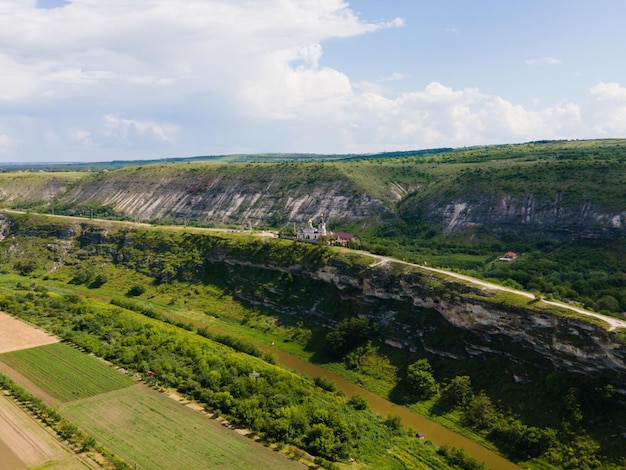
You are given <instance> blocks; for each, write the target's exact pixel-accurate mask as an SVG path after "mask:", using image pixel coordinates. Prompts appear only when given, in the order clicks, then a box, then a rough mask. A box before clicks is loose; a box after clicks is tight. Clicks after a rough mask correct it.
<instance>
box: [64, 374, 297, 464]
mask: <svg viewBox="0 0 626 470" xmlns="http://www.w3.org/2000/svg"><path fill="white" fill-rule="evenodd" d="M59 411H60V412H61V413H62V414H63V415H64V416H67V417H68V418H69V419H71V420H72V422H74V423H76V424H77V425H78V426H79V427H81V428H82V429H84V430H85V431H86V432H88V433H89V434H91V435H93V436H95V437H96V438H97V440H98V441H99V442H101V443H102V444H103V445H105V446H106V447H107V448H109V449H111V450H112V451H113V452H115V454H117V455H119V456H121V457H122V458H124V459H125V460H126V461H128V462H130V463H131V464H137V468H141V469H155V470H156V469H158V470H165V469H177V470H182V469H198V468H212V469H213V468H228V469H232V468H254V469H264V468H265V469H275V468H281V469H290V468H294V469H295V468H304V467H303V466H302V465H300V464H297V463H296V462H294V461H291V460H289V459H288V458H287V457H286V456H284V455H282V454H279V453H277V452H274V451H272V450H270V449H268V448H264V447H262V446H261V445H260V444H258V443H256V442H254V441H253V440H251V439H249V438H247V437H244V436H242V435H240V434H238V433H236V432H234V431H230V430H227V429H225V428H224V426H222V425H221V424H220V423H219V422H217V421H216V420H212V419H209V418H208V417H207V416H204V415H202V414H201V413H198V412H197V411H194V410H192V409H190V408H188V407H186V406H184V405H182V404H181V403H178V402H177V401H174V400H172V399H170V398H168V397H167V396H165V395H164V394H162V393H159V392H156V391H154V390H152V389H150V388H147V387H145V386H142V385H137V386H134V387H129V388H125V389H123V390H118V391H115V392H111V393H107V394H103V395H99V396H97V397H92V398H88V399H84V400H79V401H76V402H73V403H68V404H65V405H63V406H61V407H60V410H59Z"/></svg>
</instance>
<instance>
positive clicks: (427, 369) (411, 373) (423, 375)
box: [406, 359, 439, 399]
mask: <svg viewBox="0 0 626 470" xmlns="http://www.w3.org/2000/svg"><path fill="white" fill-rule="evenodd" d="M432 372H433V369H432V367H431V366H430V364H429V363H428V360H426V359H419V360H418V361H416V362H414V363H413V364H411V365H410V366H409V367H408V368H407V374H406V378H407V380H408V382H409V384H410V385H411V386H412V387H413V390H414V392H415V394H416V395H417V396H418V397H419V398H423V399H427V398H430V397H432V396H433V395H435V394H436V393H437V392H438V391H439V386H438V385H437V381H436V380H435V378H434V377H433V374H432Z"/></svg>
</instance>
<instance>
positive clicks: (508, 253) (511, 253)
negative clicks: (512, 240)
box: [503, 251, 517, 258]
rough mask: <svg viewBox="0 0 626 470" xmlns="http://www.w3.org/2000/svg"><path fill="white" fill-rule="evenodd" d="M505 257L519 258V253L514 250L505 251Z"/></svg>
mask: <svg viewBox="0 0 626 470" xmlns="http://www.w3.org/2000/svg"><path fill="white" fill-rule="evenodd" d="M503 258H517V255H516V254H515V253H513V252H512V251H507V252H506V253H504V256H503Z"/></svg>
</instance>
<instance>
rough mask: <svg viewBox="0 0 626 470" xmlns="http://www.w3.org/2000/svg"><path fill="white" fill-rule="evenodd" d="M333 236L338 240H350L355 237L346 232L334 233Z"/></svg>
mask: <svg viewBox="0 0 626 470" xmlns="http://www.w3.org/2000/svg"><path fill="white" fill-rule="evenodd" d="M333 235H335V238H337V239H339V240H352V239H353V238H355V237H356V235H354V234H352V233H348V232H335V233H334V234H333Z"/></svg>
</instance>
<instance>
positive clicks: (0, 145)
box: [0, 134, 15, 155]
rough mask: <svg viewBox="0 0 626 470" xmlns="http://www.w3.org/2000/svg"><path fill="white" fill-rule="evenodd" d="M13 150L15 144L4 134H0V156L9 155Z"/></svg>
mask: <svg viewBox="0 0 626 470" xmlns="http://www.w3.org/2000/svg"><path fill="white" fill-rule="evenodd" d="M14 148H15V143H14V142H13V140H12V139H11V138H10V137H9V136H8V135H6V134H0V155H3V154H10V153H11V152H13V150H14Z"/></svg>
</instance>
